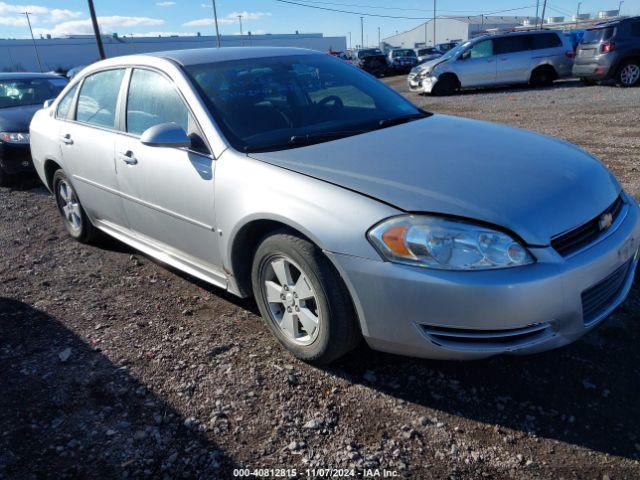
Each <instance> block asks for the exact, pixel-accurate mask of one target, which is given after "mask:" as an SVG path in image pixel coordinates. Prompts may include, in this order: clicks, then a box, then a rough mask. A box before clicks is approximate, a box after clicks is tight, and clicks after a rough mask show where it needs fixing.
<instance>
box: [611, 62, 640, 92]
mask: <svg viewBox="0 0 640 480" xmlns="http://www.w3.org/2000/svg"><path fill="white" fill-rule="evenodd" d="M616 81H617V83H618V85H620V86H621V87H625V88H627V87H635V86H636V85H638V84H639V83H640V60H629V61H627V62H624V63H623V64H622V65H621V66H620V68H619V69H618V74H617V75H616Z"/></svg>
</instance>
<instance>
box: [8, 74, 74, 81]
mask: <svg viewBox="0 0 640 480" xmlns="http://www.w3.org/2000/svg"><path fill="white" fill-rule="evenodd" d="M38 78H64V77H62V76H60V75H56V74H55V73H37V72H2V73H0V80H35V79H38Z"/></svg>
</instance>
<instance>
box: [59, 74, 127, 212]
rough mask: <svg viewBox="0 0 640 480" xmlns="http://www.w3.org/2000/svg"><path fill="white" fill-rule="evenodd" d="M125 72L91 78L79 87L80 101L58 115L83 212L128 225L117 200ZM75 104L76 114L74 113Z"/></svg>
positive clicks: (63, 149)
mask: <svg viewBox="0 0 640 480" xmlns="http://www.w3.org/2000/svg"><path fill="white" fill-rule="evenodd" d="M124 74H125V69H122V68H121V69H112V70H104V71H100V72H97V73H93V74H91V75H88V76H87V77H86V78H85V79H84V80H82V84H81V85H80V87H79V88H80V91H79V93H78V98H77V101H76V100H74V99H73V97H68V99H69V101H70V102H71V104H69V105H67V103H66V101H67V97H65V99H64V104H63V103H62V102H61V107H63V111H60V109H59V110H58V119H59V120H62V121H61V123H60V131H59V142H60V148H61V153H62V158H63V162H64V166H65V170H66V173H67V175H69V176H70V179H71V183H72V184H73V187H74V189H75V190H76V192H77V194H78V197H79V198H80V201H81V202H82V206H83V207H84V208H85V210H86V211H87V213H88V214H89V216H90V217H91V219H93V220H94V221H95V220H97V221H98V222H100V221H106V222H109V223H112V224H116V225H124V224H125V223H126V221H125V219H124V218H123V214H122V202H121V200H120V197H119V195H118V180H117V177H116V170H115V164H114V145H115V137H116V135H115V128H116V117H117V115H116V112H117V111H118V97H119V92H120V88H121V85H122V79H123V78H124ZM74 102H77V104H75V109H73V108H71V110H72V111H71V112H69V111H68V110H64V109H69V108H70V107H71V105H74Z"/></svg>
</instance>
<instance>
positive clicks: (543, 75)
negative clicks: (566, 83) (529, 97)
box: [529, 67, 557, 87]
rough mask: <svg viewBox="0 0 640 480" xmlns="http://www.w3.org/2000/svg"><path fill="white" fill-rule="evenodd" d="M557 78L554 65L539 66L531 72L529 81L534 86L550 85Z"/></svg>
mask: <svg viewBox="0 0 640 480" xmlns="http://www.w3.org/2000/svg"><path fill="white" fill-rule="evenodd" d="M556 78H557V75H556V72H555V70H554V69H553V67H538V68H536V69H535V70H534V71H533V72H531V79H530V81H529V83H530V84H531V85H532V86H534V87H548V86H550V85H551V84H553V81H554V80H555V79H556Z"/></svg>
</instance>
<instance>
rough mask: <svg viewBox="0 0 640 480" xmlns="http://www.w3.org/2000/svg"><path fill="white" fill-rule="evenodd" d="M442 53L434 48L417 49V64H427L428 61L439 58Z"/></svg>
mask: <svg viewBox="0 0 640 480" xmlns="http://www.w3.org/2000/svg"><path fill="white" fill-rule="evenodd" d="M442 53H443V52H441V51H440V50H438V49H437V48H435V47H425V48H418V49H417V50H416V55H417V56H418V63H424V62H428V61H429V60H434V59H436V58H439V57H441V56H442Z"/></svg>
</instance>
